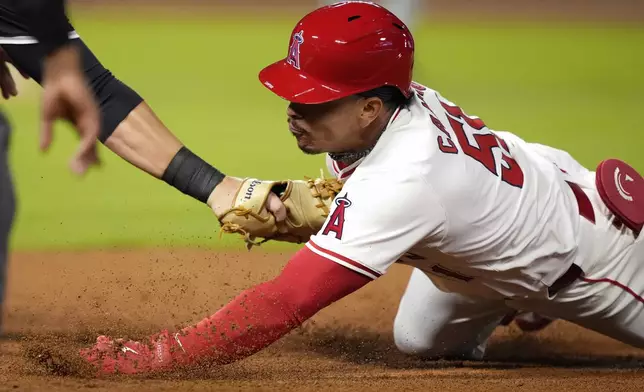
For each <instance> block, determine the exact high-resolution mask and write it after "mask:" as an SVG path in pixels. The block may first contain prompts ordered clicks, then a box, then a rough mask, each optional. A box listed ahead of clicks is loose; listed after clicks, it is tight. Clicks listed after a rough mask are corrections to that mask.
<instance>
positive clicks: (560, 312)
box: [80, 2, 644, 374]
mask: <svg viewBox="0 0 644 392" xmlns="http://www.w3.org/2000/svg"><path fill="white" fill-rule="evenodd" d="M413 61H414V41H413V38H412V35H411V34H410V32H409V30H408V29H407V27H406V26H405V25H404V24H403V23H402V22H401V21H400V20H399V19H398V18H397V17H395V16H394V15H393V14H392V13H390V12H389V11H387V10H386V9H384V8H382V7H380V6H377V5H374V4H370V3H365V2H346V3H339V4H335V5H331V6H327V7H322V8H319V9H317V10H315V11H313V12H311V13H310V14H308V15H306V16H305V17H304V18H303V19H302V20H301V21H300V22H299V23H298V24H297V25H296V26H295V29H294V30H293V33H292V35H291V39H290V43H289V48H288V54H287V57H286V58H285V59H284V60H281V61H278V62H276V63H274V64H272V65H269V66H268V67H266V68H265V69H263V70H262V71H261V72H260V74H259V78H260V80H261V82H262V83H263V84H264V85H265V86H266V87H267V88H268V89H269V90H271V91H272V92H273V93H275V94H276V95H278V96H279V97H282V98H283V99H285V100H287V101H289V102H290V104H289V106H288V109H287V116H288V123H289V130H290V131H291V133H292V134H293V136H294V137H295V139H296V140H297V144H298V147H299V148H300V149H301V150H302V151H304V152H305V153H307V154H317V153H327V154H328V160H327V162H328V164H329V168H330V170H331V171H332V172H333V173H334V174H335V176H336V177H337V180H331V181H325V180H319V179H318V180H311V181H285V182H271V181H259V180H254V179H246V180H242V179H237V178H234V177H226V178H225V179H224V180H223V181H221V182H220V183H219V184H218V185H217V187H215V190H214V191H213V193H212V194H211V196H210V198H209V199H208V203H209V205H211V206H212V208H213V209H214V210H215V212H216V213H217V215H218V218H219V220H220V222H221V223H222V225H223V228H224V230H226V231H228V232H239V233H242V234H243V235H244V236H245V238H246V241H247V242H248V243H249V244H251V245H252V244H254V243H257V242H259V241H258V240H257V238H260V237H261V238H264V239H276V240H284V241H300V240H301V241H306V245H305V246H303V247H302V249H301V250H299V251H298V252H297V253H296V254H294V255H293V257H292V258H291V259H290V261H289V262H288V264H287V265H286V267H285V268H284V270H283V271H282V272H281V274H280V275H279V276H277V277H276V278H274V279H272V280H270V281H268V282H265V283H262V284H260V285H257V286H255V287H252V288H250V289H248V290H246V291H244V292H242V293H241V294H240V295H238V296H237V297H236V298H234V299H233V300H232V301H231V302H230V303H229V304H227V305H226V306H224V307H223V308H222V309H220V310H219V311H218V312H216V313H215V314H213V315H212V316H210V317H207V318H205V319H203V320H202V321H200V322H198V323H196V324H195V325H191V326H188V327H186V328H184V329H181V330H178V331H168V330H165V331H162V332H160V333H157V334H154V335H152V336H150V337H149V338H148V339H147V340H145V341H140V342H139V341H124V340H120V339H116V340H114V339H111V338H109V337H106V336H101V337H99V338H98V339H97V343H96V344H95V345H94V346H93V347H91V348H87V349H84V350H82V351H81V353H80V355H81V356H82V358H84V359H85V360H86V361H87V362H88V363H90V364H92V365H93V366H95V367H96V369H97V371H98V372H99V373H101V374H109V373H114V372H120V373H146V372H157V371H168V370H172V369H174V368H176V367H182V366H193V365H196V364H200V365H203V364H226V363H230V362H233V361H236V360H240V359H242V358H245V357H247V356H249V355H252V354H253V353H255V352H257V351H259V350H261V349H263V348H265V347H267V346H268V345H270V344H271V343H273V342H275V341H276V340H278V339H280V338H281V337H282V336H284V335H285V334H287V333H288V332H289V331H291V330H293V329H294V328H296V327H298V326H299V325H300V324H302V323H303V322H304V321H305V320H307V319H309V318H310V317H312V316H313V315H315V314H316V313H317V312H318V311H320V310H321V309H323V308H324V307H326V306H328V305H330V304H331V303H333V302H335V301H337V300H339V299H341V298H343V297H345V296H347V295H350V294H351V293H353V292H355V291H356V290H359V289H360V288H361V287H363V286H365V285H367V284H369V282H371V281H373V280H375V279H378V278H379V277H380V276H381V275H383V274H384V273H386V272H387V270H388V269H389V267H390V266H391V265H392V264H393V263H396V262H400V263H404V264H407V265H410V266H412V267H414V271H413V273H412V275H411V278H410V280H409V284H408V286H407V289H406V291H405V294H404V296H403V297H402V300H401V302H400V307H399V310H398V314H397V316H396V319H395V323H394V337H395V343H396V346H397V347H398V348H399V349H400V350H401V351H403V352H405V353H409V354H414V355H419V356H422V357H426V358H433V357H459V358H469V359H476V358H481V357H482V356H483V355H484V352H485V345H486V341H487V339H488V337H489V336H490V334H491V333H492V331H493V330H494V328H495V327H496V326H497V325H498V324H499V323H500V321H501V320H502V319H503V318H504V316H506V315H507V314H508V313H512V312H513V311H515V310H517V309H520V310H525V311H529V312H535V313H538V314H541V315H544V316H546V317H549V318H555V319H556V318H559V319H565V320H569V321H571V322H573V323H575V324H578V325H580V326H583V327H586V328H589V329H591V330H594V331H597V332H599V333H602V334H604V335H607V336H609V337H612V338H615V339H617V340H620V341H622V342H625V343H627V344H630V345H633V346H636V347H644V298H642V296H643V293H644V242H643V240H642V237H639V236H638V234H639V232H640V230H641V228H642V224H643V223H644V204H643V203H644V194H643V192H644V181H643V180H642V177H641V176H640V175H639V174H638V173H636V172H635V171H634V170H633V169H632V168H631V167H629V166H628V165H626V164H625V163H623V162H621V161H618V160H606V161H604V162H602V164H600V165H599V167H598V168H597V170H596V171H595V172H592V171H589V170H587V169H586V168H584V167H582V166H581V165H580V164H579V163H578V162H577V161H575V160H574V159H573V158H572V157H571V156H570V155H568V154H567V153H565V152H563V151H560V150H557V149H554V148H551V147H548V146H544V145H540V144H533V143H528V142H526V141H524V140H522V139H520V138H519V137H517V136H516V135H513V134H511V133H508V132H496V131H492V130H490V129H489V128H488V127H487V126H486V125H485V123H484V122H483V120H481V119H480V118H477V117H473V116H469V115H467V114H466V112H464V111H463V109H461V108H460V107H459V106H457V105H456V104H455V103H453V102H450V101H449V100H447V99H446V98H444V97H442V96H441V95H440V94H439V93H437V92H436V91H434V90H432V89H430V88H428V87H425V86H422V85H420V84H417V83H413V82H412V68H413ZM278 196H279V197H278ZM267 203H268V207H267Z"/></svg>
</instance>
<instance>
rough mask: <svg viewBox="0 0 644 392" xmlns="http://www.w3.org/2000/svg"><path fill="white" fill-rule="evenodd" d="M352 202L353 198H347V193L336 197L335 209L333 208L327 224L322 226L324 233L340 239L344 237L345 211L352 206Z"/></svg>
mask: <svg viewBox="0 0 644 392" xmlns="http://www.w3.org/2000/svg"><path fill="white" fill-rule="evenodd" d="M351 204H352V203H351V200H349V199H348V198H347V195H344V196H340V197H337V198H336V199H335V205H336V207H335V210H333V213H332V214H331V216H330V217H329V219H328V220H327V223H326V225H325V226H324V227H323V228H322V235H333V236H335V238H336V239H338V240H341V239H342V232H343V231H344V212H345V210H346V209H347V208H349V207H351Z"/></svg>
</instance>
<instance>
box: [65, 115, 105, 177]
mask: <svg viewBox="0 0 644 392" xmlns="http://www.w3.org/2000/svg"><path fill="white" fill-rule="evenodd" d="M78 114H79V116H78V117H77V118H76V119H75V120H76V121H75V124H76V127H77V131H78V133H79V135H80V137H81V140H80V143H79V145H78V149H77V151H76V155H75V156H74V158H73V159H72V163H71V168H72V170H73V171H74V172H75V173H77V174H83V173H85V172H86V171H87V169H88V168H89V167H90V166H92V165H96V164H98V152H97V145H96V144H97V137H98V132H99V129H100V123H99V116H98V113H97V109H96V107H95V106H93V105H91V104H87V105H84V106H83V107H81V108H80V112H78Z"/></svg>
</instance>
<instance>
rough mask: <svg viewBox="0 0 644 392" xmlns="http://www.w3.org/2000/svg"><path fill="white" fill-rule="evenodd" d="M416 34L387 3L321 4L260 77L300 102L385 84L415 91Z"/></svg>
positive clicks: (323, 99)
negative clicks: (413, 78) (413, 76)
mask: <svg viewBox="0 0 644 392" xmlns="http://www.w3.org/2000/svg"><path fill="white" fill-rule="evenodd" d="M413 65H414V39H413V37H412V35H411V32H410V31H409V29H408V28H407V26H405V24H404V23H403V22H402V21H401V20H400V19H398V18H397V17H396V16H395V15H394V14H392V13H391V12H389V11H387V10H386V9H385V8H383V7H381V6H379V5H377V4H374V3H369V2H362V1H347V2H342V3H337V4H333V5H329V6H326V7H322V8H319V9H317V10H315V11H313V12H311V13H309V14H308V15H306V16H304V18H302V20H300V21H299V23H298V24H297V25H296V26H295V29H293V34H292V35H291V40H290V43H289V51H288V55H287V57H286V58H285V59H283V60H280V61H278V62H276V63H274V64H271V65H269V66H268V67H266V68H264V69H263V70H262V71H261V72H260V73H259V79H260V80H261V82H262V83H263V84H264V85H265V86H266V87H268V88H269V89H270V90H271V91H273V92H274V93H275V94H277V95H278V96H280V97H282V98H284V99H286V100H288V101H290V102H297V103H306V104H315V103H323V102H329V101H333V100H336V99H339V98H343V97H347V96H349V95H353V94H357V93H361V92H365V91H369V90H372V89H374V88H378V87H382V86H393V87H396V88H398V89H399V90H400V91H401V92H402V93H403V94H404V95H405V96H406V97H409V96H410V95H411V79H412V69H413Z"/></svg>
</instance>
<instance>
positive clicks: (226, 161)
mask: <svg viewBox="0 0 644 392" xmlns="http://www.w3.org/2000/svg"><path fill="white" fill-rule="evenodd" d="M126 13H127V14H126ZM74 19H75V23H76V26H77V30H78V31H79V33H80V34H81V36H82V37H83V38H84V39H85V41H86V42H87V43H88V45H89V46H90V47H91V48H92V49H93V51H94V52H95V54H97V55H98V57H99V58H100V59H101V61H102V62H103V63H104V64H105V65H106V67H108V68H109V69H110V70H112V71H113V72H114V73H115V74H116V75H117V76H118V77H119V78H120V79H121V80H123V81H125V82H126V83H128V84H129V85H130V86H132V87H133V88H134V89H136V90H137V91H138V92H139V93H140V94H142V95H143V96H144V97H145V98H146V100H147V101H148V102H149V103H150V105H151V106H152V107H153V108H154V109H155V111H156V112H157V113H158V114H159V116H160V117H161V118H162V120H163V121H164V122H165V123H166V124H167V125H168V126H169V127H170V128H171V129H172V130H174V132H175V133H176V134H177V135H178V136H179V137H180V138H181V139H182V140H183V141H184V142H185V143H186V144H187V145H188V146H189V147H190V148H191V149H193V150H194V151H195V152H197V153H198V154H200V155H201V156H202V157H204V158H205V159H207V160H208V161H210V162H212V163H213V164H215V165H216V166H218V167H219V168H220V169H222V170H223V171H224V172H226V173H229V174H232V175H237V176H256V177H260V178H274V179H278V178H284V177H289V178H301V177H302V176H304V175H316V174H317V173H318V172H319V168H320V167H323V166H324V160H323V157H322V156H316V157H311V156H304V155H303V154H301V153H300V152H299V151H298V150H297V148H296V146H295V144H294V142H293V140H292V139H291V137H290V136H289V135H288V132H287V131H286V129H285V126H284V125H285V115H284V111H285V103H284V102H283V101H281V100H279V99H278V98H276V97H274V96H272V95H271V94H270V93H269V92H268V91H266V90H265V89H264V88H263V87H262V86H261V85H260V83H259V82H258V81H257V73H258V71H259V70H260V69H261V68H262V66H264V65H266V64H268V63H269V62H272V61H274V60H277V59H278V58H279V57H281V56H283V55H284V54H285V52H286V43H287V40H288V35H289V33H290V30H291V28H292V24H293V23H294V22H295V19H296V18H293V19H291V18H289V16H281V17H280V18H279V20H275V19H274V18H273V19H271V18H270V17H269V16H267V17H266V18H264V19H259V18H254V19H244V20H242V19H241V18H236V17H235V16H234V15H225V16H222V15H217V14H214V13H213V14H212V15H202V16H201V17H199V18H191V17H189V16H183V17H180V18H179V19H178V20H177V19H171V18H170V17H168V16H162V15H161V14H159V15H154V16H150V15H147V16H145V15H143V14H140V13H138V14H133V13H131V12H130V13H128V12H127V11H125V10H124V11H123V13H118V12H117V13H114V12H111V13H98V12H77V13H76V14H74ZM490 26H492V24H489V25H485V24H471V23H468V24H458V23H440V24H436V23H433V24H431V25H422V26H420V27H419V28H418V31H417V32H416V42H417V61H416V62H417V71H416V72H417V74H416V80H418V81H419V82H422V83H424V84H427V85H429V86H431V87H433V88H435V89H437V90H438V91H440V92H441V93H442V94H443V95H444V96H445V97H446V98H448V99H450V100H452V101H454V102H456V103H458V104H459V105H461V106H462V107H463V108H464V110H465V111H466V112H468V113H469V114H475V115H478V116H480V117H482V118H483V119H484V120H485V121H486V122H487V123H488V125H489V126H490V127H491V128H493V129H499V130H509V131H512V132H514V133H517V134H519V135H520V136H522V137H524V138H526V139H528V140H532V141H538V142H541V143H546V144H551V145H553V146H555V147H559V148H563V149H565V150H568V151H569V152H571V153H572V154H573V155H574V156H575V157H576V158H577V159H579V160H580V161H581V162H582V163H583V164H585V165H587V166H589V167H594V165H596V164H597V163H598V162H599V161H600V160H601V159H603V158H606V157H609V156H617V157H620V158H623V159H625V160H627V161H629V162H631V163H632V164H634V165H635V166H636V167H637V168H638V169H639V170H642V171H644V157H642V156H641V154H638V151H639V150H640V149H641V147H642V141H643V139H644V136H642V132H641V130H640V128H639V127H638V125H639V123H640V118H641V116H640V115H641V114H642V112H643V109H642V104H643V103H644V100H643V98H642V91H644V76H642V70H644V53H643V52H642V51H641V50H640V49H639V48H640V47H641V42H643V41H644V29H641V28H635V27H621V26H607V25H606V26H602V25H589V24H576V25H569V26H566V25H563V24H558V25H556V24H534V23H532V24H528V25H523V26H519V25H510V24H505V25H496V24H495V25H494V27H490ZM25 88H26V90H24V89H25ZM23 90H24V92H25V94H24V96H23V97H21V98H19V99H15V100H13V101H11V102H9V103H7V104H3V105H4V109H5V110H6V111H7V112H8V113H9V115H10V116H11V119H12V121H13V123H14V127H15V135H14V138H13V146H12V151H11V158H12V164H13V169H14V175H15V180H16V183H17V188H18V189H17V191H18V194H19V210H18V215H17V219H16V226H15V231H14V234H13V237H12V242H13V246H14V248H15V249H44V248H92V247H112V246H116V247H121V246H128V247H130V246H199V247H218V246H236V247H240V248H241V246H240V242H239V240H238V239H237V238H236V237H233V236H224V238H223V239H222V240H220V239H218V235H217V231H218V224H217V222H216V220H215V218H214V217H213V216H212V215H211V213H210V212H209V210H208V208H207V207H205V206H203V205H201V204H200V203H198V202H195V201H193V200H192V199H190V198H188V197H185V196H183V195H181V194H179V193H178V192H176V191H174V190H173V189H172V188H170V187H168V186H167V185H166V184H164V183H162V182H160V181H157V180H155V179H153V178H151V177H149V176H147V175H146V174H144V173H142V172H139V171H137V170H135V169H134V168H132V167H130V166H129V165H128V164H127V163H125V162H122V161H121V160H120V159H119V158H117V157H115V156H114V155H113V154H112V153H111V152H110V151H109V150H107V149H105V148H102V151H101V156H102V158H103V167H102V168H101V169H100V170H98V171H96V172H93V173H91V175H90V176H88V177H86V178H84V179H78V178H75V177H74V176H73V175H71V174H70V173H69V171H68V170H67V167H66V165H67V159H68V157H69V156H70V155H71V153H72V151H73V148H74V139H73V137H72V136H71V133H70V132H68V129H67V128H66V126H64V125H60V126H59V127H58V128H57V135H56V140H55V143H54V145H53V149H52V151H51V152H50V153H49V154H48V155H47V156H43V155H41V154H40V153H39V152H38V150H37V124H38V117H37V107H38V97H39V93H40V91H39V89H37V88H34V87H33V86H32V85H29V84H28V85H27V86H23ZM45 195H47V196H45ZM268 247H269V248H276V247H277V248H282V249H283V247H282V246H279V245H272V246H268Z"/></svg>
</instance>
